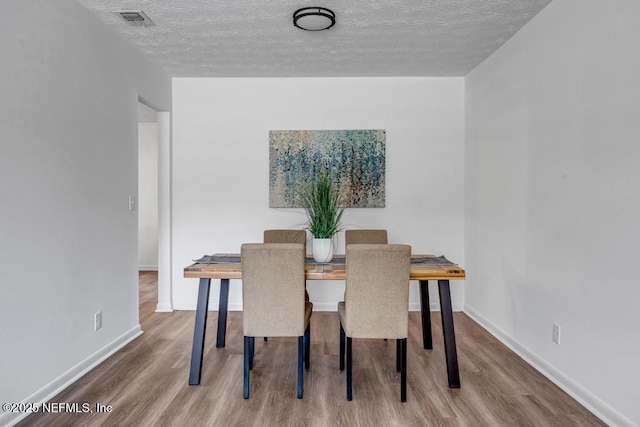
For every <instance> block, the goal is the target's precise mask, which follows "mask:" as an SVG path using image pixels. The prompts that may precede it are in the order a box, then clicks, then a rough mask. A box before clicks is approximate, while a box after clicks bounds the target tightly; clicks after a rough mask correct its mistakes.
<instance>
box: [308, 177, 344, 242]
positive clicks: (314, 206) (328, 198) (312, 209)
mask: <svg viewBox="0 0 640 427" xmlns="http://www.w3.org/2000/svg"><path fill="white" fill-rule="evenodd" d="M339 200H340V188H339V187H338V186H337V185H336V184H334V182H333V180H332V179H331V177H330V176H329V174H327V173H326V172H325V173H322V174H320V175H318V176H317V177H315V179H313V180H312V181H311V182H309V183H308V184H307V185H306V186H305V187H304V188H303V190H302V194H301V205H302V207H303V208H304V209H305V210H306V212H307V228H308V229H309V232H311V234H312V235H313V237H315V238H316V239H330V238H332V237H333V235H334V234H336V232H338V231H339V230H340V226H341V224H340V221H341V219H342V213H343V212H344V208H340V207H339V205H338V203H339Z"/></svg>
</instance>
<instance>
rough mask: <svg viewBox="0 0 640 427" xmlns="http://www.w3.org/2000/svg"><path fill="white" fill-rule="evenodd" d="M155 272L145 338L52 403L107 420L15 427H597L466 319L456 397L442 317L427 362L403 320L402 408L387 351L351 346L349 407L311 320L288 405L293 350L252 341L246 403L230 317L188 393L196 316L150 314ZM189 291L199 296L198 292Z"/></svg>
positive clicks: (460, 324) (286, 344)
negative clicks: (299, 388) (107, 408)
mask: <svg viewBox="0 0 640 427" xmlns="http://www.w3.org/2000/svg"><path fill="white" fill-rule="evenodd" d="M156 283H157V274H156V273H155V272H142V273H141V274H140V321H141V324H142V328H143V330H144V334H143V335H142V336H141V337H139V338H137V339H136V340H135V341H133V342H132V343H130V344H129V345H127V346H126V347H125V348H123V349H122V350H120V351H119V352H117V353H116V354H114V355H113V356H112V357H110V358H109V359H107V360H106V361H105V362H104V363H102V364H101V365H99V366H98V367H96V368H95V369H93V370H92V371H91V372H89V373H88V374H87V375H85V376H84V377H82V378H81V379H79V380H78V381H77V382H76V383H74V384H73V385H72V386H70V387H69V388H67V389H66V390H64V391H63V392H62V393H60V394H59V395H58V396H56V397H55V398H53V399H52V402H67V403H74V402H77V403H80V404H82V403H84V402H86V403H88V404H89V405H90V406H91V408H92V409H94V407H95V404H96V403H99V404H102V405H111V406H112V411H111V412H110V413H92V414H41V413H38V414H34V415H32V416H30V417H29V418H26V419H25V420H23V421H22V422H21V423H20V424H19V425H20V426H158V425H160V426H174V425H175V426H190V425H197V426H205V425H211V426H217V425H225V426H227V425H228V426H265V425H268V426H271V425H277V426H285V425H286V426H306V425H308V426H339V425H344V426H426V425H429V426H516V425H517V426H536V427H538V426H563V427H564V426H603V425H605V424H604V423H602V422H601V421H600V420H599V419H598V418H596V417H595V416H594V415H592V414H591V413H590V412H589V411H587V410H586V409H585V408H583V407H582V406H581V405H580V404H579V403H578V402H576V401H575V400H574V399H572V398H571V397H569V396H568V395H567V394H566V393H564V392H563V391H561V390H560V389H559V388H558V387H557V386H555V385H554V384H553V383H551V382H550V381H549V380H547V379H546V378H545V377H543V376H542V375H541V374H540V373H538V372H537V371H536V370H535V369H533V368H532V367H530V366H529V365H528V364H526V363H525V362H524V361H523V360H521V359H520V358H519V357H518V356H516V355H515V354H514V353H513V352H511V351H510V350H509V349H507V348H506V347H505V346H504V345H503V344H501V343H500V342H499V341H498V340H496V339H495V338H494V337H493V336H491V335H490V334H489V333H488V332H486V331H485V330H484V329H482V328H481V327H480V326H479V325H478V324H476V323H475V322H474V321H473V320H471V319H470V318H469V317H468V316H466V315H465V314H464V313H455V314H454V318H455V327H456V339H457V345H458V358H459V363H460V377H461V383H462V387H461V388H460V389H449V388H448V386H447V378H446V367H445V359H444V349H443V343H442V329H441V327H440V319H439V313H432V314H431V316H432V324H433V340H434V349H433V350H423V349H422V346H421V342H422V341H421V340H422V335H421V334H422V332H421V326H420V313H419V312H412V313H410V321H409V343H408V346H407V347H408V378H407V402H406V403H400V377H399V373H397V372H396V370H395V354H396V353H395V351H396V348H395V341H393V340H389V341H387V342H385V341H383V340H354V350H353V357H354V367H353V401H351V402H347V401H346V399H345V373H344V371H343V372H341V371H340V370H339V369H338V351H339V348H338V338H339V337H338V318H337V314H336V313H328V312H316V313H314V314H313V316H312V318H311V342H312V343H311V369H310V370H309V371H306V372H305V377H304V399H302V400H298V399H296V357H297V355H296V348H297V344H296V340H295V339H293V338H291V339H285V338H281V339H276V338H271V339H269V341H268V342H264V341H262V340H256V353H255V360H254V368H253V371H252V373H251V396H250V398H249V399H248V400H244V399H243V398H242V364H243V358H242V313H240V312H230V313H229V317H228V329H227V341H226V342H227V346H226V347H225V348H220V349H217V348H215V327H214V325H215V321H216V313H215V312H210V313H209V319H208V322H209V323H208V326H209V329H208V338H207V341H206V346H205V354H204V365H203V370H202V380H201V384H200V385H199V386H191V387H190V386H189V385H187V382H188V381H187V380H188V377H189V361H190V355H191V340H192V337H193V336H192V334H193V322H194V312H192V311H178V312H174V313H155V312H154V310H155V305H156V303H157V297H156V287H157V285H156ZM194 286H195V284H194Z"/></svg>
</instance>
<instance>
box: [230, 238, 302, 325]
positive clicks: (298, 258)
mask: <svg viewBox="0 0 640 427" xmlns="http://www.w3.org/2000/svg"><path fill="white" fill-rule="evenodd" d="M304 257H305V253H304V245H303V244H300V243H286V244H285V243H245V244H243V245H242V247H241V266H242V307H243V308H242V310H243V315H242V323H243V330H244V335H245V336H261V337H269V336H280V337H299V336H302V335H304V329H305V324H304V313H305V296H304V292H305V278H304Z"/></svg>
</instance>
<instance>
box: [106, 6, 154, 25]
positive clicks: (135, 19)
mask: <svg viewBox="0 0 640 427" xmlns="http://www.w3.org/2000/svg"><path fill="white" fill-rule="evenodd" d="M116 13H117V14H118V15H120V17H121V18H122V19H124V21H125V22H126V23H127V24H129V25H133V26H135V27H153V26H154V25H156V24H155V23H154V22H153V21H152V20H151V18H149V17H148V16H147V15H146V14H145V13H144V12H143V11H141V10H119V11H117V12H116Z"/></svg>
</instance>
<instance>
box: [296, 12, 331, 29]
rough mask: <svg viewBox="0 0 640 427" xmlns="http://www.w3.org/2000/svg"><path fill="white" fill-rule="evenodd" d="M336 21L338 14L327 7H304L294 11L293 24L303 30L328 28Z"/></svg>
mask: <svg viewBox="0 0 640 427" xmlns="http://www.w3.org/2000/svg"><path fill="white" fill-rule="evenodd" d="M335 23H336V14H335V13H333V11H332V10H329V9H327V8H326V7H303V8H302V9H298V10H296V11H295V12H293V25H295V26H296V27H298V28H300V29H302V30H306V31H322V30H328V29H329V28H331V27H333V26H334V25H335Z"/></svg>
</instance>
